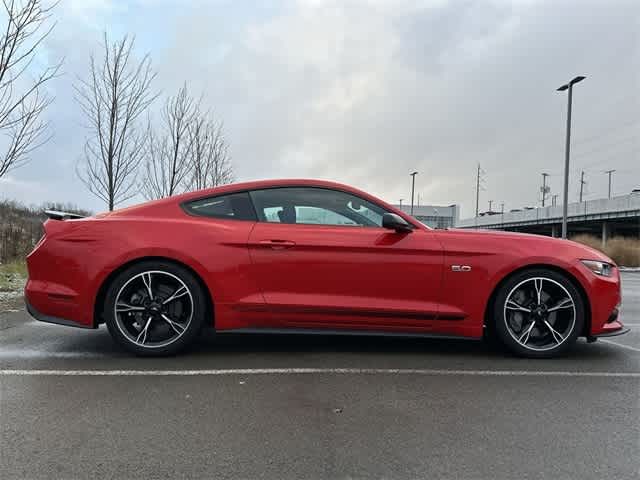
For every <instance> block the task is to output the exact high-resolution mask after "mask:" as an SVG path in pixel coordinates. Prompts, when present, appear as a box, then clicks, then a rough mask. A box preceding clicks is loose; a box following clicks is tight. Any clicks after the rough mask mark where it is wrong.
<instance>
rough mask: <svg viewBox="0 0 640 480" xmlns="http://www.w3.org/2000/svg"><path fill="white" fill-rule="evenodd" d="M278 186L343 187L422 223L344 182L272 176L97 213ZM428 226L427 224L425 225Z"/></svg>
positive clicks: (132, 211) (134, 211)
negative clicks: (267, 178)
mask: <svg viewBox="0 0 640 480" xmlns="http://www.w3.org/2000/svg"><path fill="white" fill-rule="evenodd" d="M278 187H317V188H329V189H333V190H341V191H344V192H347V193H352V194H354V195H358V196H359V197H362V198H364V199H365V200H369V201H371V202H373V203H377V204H379V205H381V206H383V207H384V208H385V209H386V210H388V211H390V212H393V213H395V214H397V215H400V216H401V217H402V218H404V219H405V220H407V221H409V222H410V223H412V224H413V225H421V224H420V222H418V221H417V220H416V219H414V218H411V217H410V216H409V215H408V214H406V213H405V212H402V211H400V210H399V209H397V208H395V207H394V206H393V205H390V204H388V203H387V202H385V201H384V200H382V199H380V198H378V197H375V196H373V195H371V194H369V193H367V192H365V191H363V190H360V189H358V188H355V187H352V186H349V185H345V184H343V183H338V182H332V181H328V180H317V179H309V178H285V179H272V180H255V181H250V182H239V183H230V184H227V185H221V186H219V187H212V188H205V189H202V190H196V191H193V192H187V193H182V194H179V195H173V196H171V197H166V198H161V199H159V200H152V201H149V202H145V203H141V204H138V205H133V206H131V207H127V208H123V209H118V210H115V211H113V212H108V213H102V214H98V215H96V217H98V218H106V217H121V216H132V215H133V216H136V215H145V216H146V215H157V214H160V211H163V210H164V209H165V208H167V207H169V208H171V207H172V206H174V205H175V206H178V205H180V204H182V203H184V202H189V201H191V200H197V199H200V198H206V197H210V196H214V195H224V194H227V193H233V192H244V191H247V190H258V189H264V188H278ZM426 228H427V229H428V227H426Z"/></svg>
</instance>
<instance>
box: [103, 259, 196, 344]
mask: <svg viewBox="0 0 640 480" xmlns="http://www.w3.org/2000/svg"><path fill="white" fill-rule="evenodd" d="M205 314H206V300H205V295H204V294H203V292H202V288H201V287H200V285H199V283H198V281H197V280H196V278H195V277H194V276H193V275H192V274H191V273H190V272H189V271H188V270H187V269H185V268H183V267H180V266H179V265H175V264H173V263H170V262H163V261H150V262H143V263H139V264H136V265H133V266H131V267H129V268H127V269H126V270H124V271H122V272H121V273H120V274H119V275H118V276H117V277H116V278H115V279H114V281H113V282H112V283H111V285H109V288H108V290H107V294H106V297H105V302H104V318H105V321H106V324H107V328H108V329H109V333H110V334H111V336H112V337H113V338H114V339H115V340H116V342H118V343H119V344H120V345H122V346H123V347H124V348H126V349H127V350H129V351H131V352H133V353H135V354H137V355H145V356H160V355H171V354H174V353H176V352H178V351H180V350H182V349H183V348H184V347H185V346H187V345H188V344H189V343H191V342H192V341H193V339H194V338H195V337H196V336H197V335H198V334H199V333H200V330H201V328H202V324H203V321H204V317H205Z"/></svg>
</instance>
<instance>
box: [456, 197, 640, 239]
mask: <svg viewBox="0 0 640 480" xmlns="http://www.w3.org/2000/svg"><path fill="white" fill-rule="evenodd" d="M567 210H568V215H567V230H568V236H569V237H571V236H574V235H578V234H590V235H595V236H599V237H601V238H602V242H603V244H604V243H606V241H607V238H609V237H611V236H626V237H640V194H630V195H623V196H619V197H614V198H605V199H600V200H589V201H586V202H577V203H570V204H569V205H568V209H567ZM456 227H457V228H486V229H495V230H509V231H514V232H526V233H537V234H540V235H550V236H554V237H558V236H560V234H561V231H562V205H556V206H551V207H541V208H532V209H525V210H521V211H515V212H505V213H500V212H490V213H486V214H484V215H482V216H479V217H476V218H468V219H464V220H459V221H458V222H457V223H456Z"/></svg>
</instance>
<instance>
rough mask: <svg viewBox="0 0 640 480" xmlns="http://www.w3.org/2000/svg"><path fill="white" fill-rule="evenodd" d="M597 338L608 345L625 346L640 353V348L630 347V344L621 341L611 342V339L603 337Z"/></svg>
mask: <svg viewBox="0 0 640 480" xmlns="http://www.w3.org/2000/svg"><path fill="white" fill-rule="evenodd" d="M598 340H599V341H600V342H603V343H608V344H609V345H615V346H616V347H620V348H626V349H627V350H631V351H632V352H638V353H640V348H636V347H632V346H630V345H625V344H623V343H618V342H612V341H611V340H605V339H604V338H599V339H598Z"/></svg>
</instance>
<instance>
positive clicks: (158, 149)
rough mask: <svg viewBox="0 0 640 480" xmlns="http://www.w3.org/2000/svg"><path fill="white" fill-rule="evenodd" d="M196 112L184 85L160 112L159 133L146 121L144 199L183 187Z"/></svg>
mask: <svg viewBox="0 0 640 480" xmlns="http://www.w3.org/2000/svg"><path fill="white" fill-rule="evenodd" d="M196 112H197V107H196V104H195V102H194V101H193V99H192V98H191V97H190V96H189V92H188V91H187V86H186V85H183V86H182V88H181V89H180V90H179V91H178V94H177V95H176V96H175V97H171V98H169V99H167V101H166V103H165V105H164V108H163V109H162V119H161V125H160V134H156V133H155V132H154V131H153V128H152V127H151V122H149V134H148V135H149V136H148V140H149V141H148V149H147V160H146V175H145V177H144V179H143V182H142V185H141V186H142V193H143V195H144V196H145V197H146V198H147V199H155V198H163V197H170V196H171V195H174V194H175V193H179V192H180V191H182V190H183V189H184V188H185V180H186V178H187V176H188V175H189V169H190V164H189V160H190V158H191V150H192V147H193V139H192V137H191V135H189V132H190V131H191V128H192V123H193V122H194V121H195V120H196Z"/></svg>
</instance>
